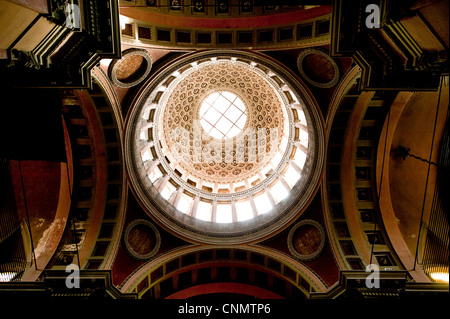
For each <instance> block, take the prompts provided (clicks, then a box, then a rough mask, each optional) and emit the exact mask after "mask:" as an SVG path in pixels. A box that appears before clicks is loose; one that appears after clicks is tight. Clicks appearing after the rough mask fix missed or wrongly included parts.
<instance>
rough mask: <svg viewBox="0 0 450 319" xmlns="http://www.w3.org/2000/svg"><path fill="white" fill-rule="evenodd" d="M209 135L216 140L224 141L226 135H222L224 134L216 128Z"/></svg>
mask: <svg viewBox="0 0 450 319" xmlns="http://www.w3.org/2000/svg"><path fill="white" fill-rule="evenodd" d="M208 134H209V135H211V136H212V137H214V138H217V139H219V140H220V139H222V138H224V135H223V134H222V132H220V131H219V130H217V129H216V128H213V129H212V130H211V131H209V133H208Z"/></svg>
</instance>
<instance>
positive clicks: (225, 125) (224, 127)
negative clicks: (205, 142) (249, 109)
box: [216, 117, 233, 135]
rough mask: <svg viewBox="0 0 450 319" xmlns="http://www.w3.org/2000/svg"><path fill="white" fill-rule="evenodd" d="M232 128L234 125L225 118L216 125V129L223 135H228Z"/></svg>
mask: <svg viewBox="0 0 450 319" xmlns="http://www.w3.org/2000/svg"><path fill="white" fill-rule="evenodd" d="M232 126H233V123H232V122H230V121H229V120H227V119H226V118H225V117H221V118H220V120H219V121H218V122H217V123H216V129H218V130H219V131H221V132H222V134H223V135H226V134H227V133H228V131H229V130H230V128H231V127H232Z"/></svg>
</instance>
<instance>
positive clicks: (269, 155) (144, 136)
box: [126, 51, 323, 243]
mask: <svg viewBox="0 0 450 319" xmlns="http://www.w3.org/2000/svg"><path fill="white" fill-rule="evenodd" d="M134 102H135V103H134V107H133V109H132V111H131V114H130V118H129V121H128V125H127V130H126V151H127V152H129V155H130V156H127V167H128V170H129V176H130V179H131V182H132V185H133V187H134V189H135V191H136V193H137V194H138V196H139V199H140V201H141V202H142V204H143V206H144V207H145V208H146V209H147V210H148V212H149V214H150V215H151V216H152V217H153V218H155V219H156V220H158V221H159V222H161V223H162V224H164V225H165V226H167V227H168V228H169V229H171V230H174V231H176V232H177V233H179V234H181V235H184V236H185V237H188V238H190V239H192V240H196V241H201V242H209V243H218V242H221V243H223V242H227V243H238V242H244V241H250V240H255V239H257V238H261V237H262V236H264V235H265V234H267V233H269V232H272V231H274V230H275V229H277V228H280V227H282V226H284V225H286V224H287V223H288V222H290V221H291V220H292V218H293V217H295V216H297V215H298V214H299V213H300V212H301V210H302V208H303V207H304V206H305V204H306V203H307V202H308V200H309V198H310V196H311V195H312V194H313V193H314V191H315V189H316V185H317V182H318V180H319V177H320V176H321V169H322V161H323V132H322V122H321V118H320V116H319V113H318V111H317V109H316V108H315V107H314V104H313V100H312V99H311V98H310V97H309V96H308V95H307V93H306V91H305V90H304V89H303V87H302V86H301V85H300V83H299V82H297V80H296V79H295V78H294V77H292V76H291V74H289V73H287V72H285V71H284V70H283V67H281V66H278V65H277V64H276V63H274V62H273V61H271V60H269V59H267V58H265V57H263V56H259V55H254V54H250V53H246V52H240V51H217V52H214V53H211V52H201V53H194V54H190V55H187V56H184V57H182V58H180V59H178V60H177V61H175V62H172V64H171V65H170V66H167V67H166V68H164V69H162V70H161V71H160V72H159V73H158V74H156V75H155V76H154V77H153V78H152V79H151V80H150V81H149V82H148V83H147V85H145V86H144V88H143V89H142V90H141V92H140V94H139V95H138V97H137V98H136V100H135V101H134Z"/></svg>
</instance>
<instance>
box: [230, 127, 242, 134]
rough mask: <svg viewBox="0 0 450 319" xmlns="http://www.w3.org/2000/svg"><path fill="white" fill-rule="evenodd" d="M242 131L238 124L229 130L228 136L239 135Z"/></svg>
mask: <svg viewBox="0 0 450 319" xmlns="http://www.w3.org/2000/svg"><path fill="white" fill-rule="evenodd" d="M241 131H242V129H240V128H239V127H237V126H233V127H232V128H231V129H230V130H229V131H228V134H227V136H236V135H238V134H239V133H240V132H241Z"/></svg>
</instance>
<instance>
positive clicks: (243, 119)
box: [235, 114, 247, 130]
mask: <svg viewBox="0 0 450 319" xmlns="http://www.w3.org/2000/svg"><path fill="white" fill-rule="evenodd" d="M245 122H247V115H245V114H243V115H242V116H241V117H240V118H239V119H238V120H237V121H236V124H235V125H236V126H237V127H239V129H240V130H243V129H244V126H245Z"/></svg>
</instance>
